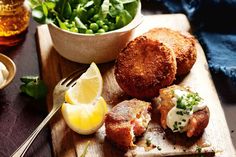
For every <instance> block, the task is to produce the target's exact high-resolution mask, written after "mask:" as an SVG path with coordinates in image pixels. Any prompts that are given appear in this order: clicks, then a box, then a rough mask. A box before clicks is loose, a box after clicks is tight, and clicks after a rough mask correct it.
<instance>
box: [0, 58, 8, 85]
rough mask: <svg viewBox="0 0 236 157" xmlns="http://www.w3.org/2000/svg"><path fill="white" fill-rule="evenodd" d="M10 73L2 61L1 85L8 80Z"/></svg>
mask: <svg viewBox="0 0 236 157" xmlns="http://www.w3.org/2000/svg"><path fill="white" fill-rule="evenodd" d="M8 75H9V72H8V70H7V68H6V66H5V65H4V64H3V63H2V62H0V86H2V85H3V84H4V83H5V82H6V80H7V77H8Z"/></svg>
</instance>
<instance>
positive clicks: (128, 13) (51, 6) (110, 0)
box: [28, 0, 140, 34]
mask: <svg viewBox="0 0 236 157" xmlns="http://www.w3.org/2000/svg"><path fill="white" fill-rule="evenodd" d="M28 1H29V3H30V6H31V8H32V16H33V18H34V20H35V21H37V22H38V23H54V24H55V25H57V26H58V27H60V28H61V29H64V30H67V31H71V32H78V33H87V34H91V33H93V34H96V33H105V32H108V31H112V30H115V29H119V28H121V27H124V26H125V25H127V24H129V23H130V22H131V21H132V20H133V19H134V17H135V15H136V13H137V9H138V6H139V3H140V0H28Z"/></svg>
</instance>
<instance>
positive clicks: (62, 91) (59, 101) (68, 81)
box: [11, 66, 88, 157]
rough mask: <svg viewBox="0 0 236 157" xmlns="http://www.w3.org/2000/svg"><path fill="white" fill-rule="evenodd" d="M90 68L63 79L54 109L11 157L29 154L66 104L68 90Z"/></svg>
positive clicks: (58, 85) (55, 95) (56, 95)
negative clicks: (28, 151)
mask: <svg viewBox="0 0 236 157" xmlns="http://www.w3.org/2000/svg"><path fill="white" fill-rule="evenodd" d="M87 68H88V67H87V66H85V67H82V68H80V69H78V70H76V71H74V72H73V73H71V74H70V75H69V76H68V77H66V78H64V79H62V80H61V81H60V82H58V83H57V85H56V86H55V88H54V90H53V107H52V110H51V111H50V112H49V114H48V115H47V117H46V118H45V119H44V120H43V121H42V122H41V123H40V125H39V126H38V127H37V128H36V129H35V130H34V132H33V133H32V134H31V135H30V136H29V137H28V138H27V139H26V140H25V141H24V142H23V143H22V145H21V146H20V147H19V148H18V149H17V150H16V151H15V152H14V153H13V154H12V155H11V157H23V156H24V155H25V153H26V152H27V150H28V148H29V147H30V145H31V144H32V143H33V141H34V139H35V138H36V137H37V136H38V134H39V132H40V131H41V130H42V129H43V128H44V126H45V125H46V124H47V123H48V122H49V120H50V119H51V118H52V116H53V115H54V114H55V113H56V112H57V111H58V110H59V109H60V108H61V106H62V104H63V102H64V94H65V91H66V90H67V89H69V88H70V87H72V86H73V85H75V83H76V80H77V79H78V78H79V77H80V76H81V74H82V73H84V72H85V70H86V69H87Z"/></svg>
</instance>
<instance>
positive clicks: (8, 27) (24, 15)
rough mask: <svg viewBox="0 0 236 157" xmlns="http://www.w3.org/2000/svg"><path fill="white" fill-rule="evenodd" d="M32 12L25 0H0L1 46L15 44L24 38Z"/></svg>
mask: <svg viewBox="0 0 236 157" xmlns="http://www.w3.org/2000/svg"><path fill="white" fill-rule="evenodd" d="M29 19H30V12H29V9H28V7H26V5H25V3H24V0H0V46H1V45H4V46H14V45H17V44H19V43H20V42H22V41H23V40H24V37H25V34H26V32H27V28H28V25H29Z"/></svg>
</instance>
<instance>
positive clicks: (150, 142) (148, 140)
mask: <svg viewBox="0 0 236 157" xmlns="http://www.w3.org/2000/svg"><path fill="white" fill-rule="evenodd" d="M151 144H152V141H151V139H150V138H147V139H146V145H147V146H148V147H149V146H150V145H151Z"/></svg>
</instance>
